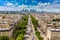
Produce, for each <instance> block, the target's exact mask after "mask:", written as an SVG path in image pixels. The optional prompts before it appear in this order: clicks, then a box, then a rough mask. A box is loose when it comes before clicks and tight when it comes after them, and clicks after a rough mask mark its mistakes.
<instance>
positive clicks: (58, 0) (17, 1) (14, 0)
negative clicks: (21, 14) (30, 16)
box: [0, 0, 60, 12]
mask: <svg viewBox="0 0 60 40" xmlns="http://www.w3.org/2000/svg"><path fill="white" fill-rule="evenodd" d="M25 8H26V9H37V11H41V10H45V11H47V10H52V9H54V10H55V9H56V10H57V11H59V10H60V0H0V10H1V11H3V10H6V11H10V10H12V11H16V10H22V9H25ZM54 10H53V11H54ZM59 12H60V11H59Z"/></svg>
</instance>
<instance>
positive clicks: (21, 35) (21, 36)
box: [16, 34, 24, 40]
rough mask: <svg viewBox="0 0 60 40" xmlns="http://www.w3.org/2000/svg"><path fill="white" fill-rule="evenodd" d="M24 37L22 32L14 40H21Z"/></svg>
mask: <svg viewBox="0 0 60 40" xmlns="http://www.w3.org/2000/svg"><path fill="white" fill-rule="evenodd" d="M23 39H24V35H23V34H20V35H19V36H18V37H17V39H16V40H23Z"/></svg>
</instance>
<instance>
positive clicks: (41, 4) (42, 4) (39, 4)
mask: <svg viewBox="0 0 60 40" xmlns="http://www.w3.org/2000/svg"><path fill="white" fill-rule="evenodd" d="M45 5H50V2H48V3H41V2H39V3H38V6H45Z"/></svg>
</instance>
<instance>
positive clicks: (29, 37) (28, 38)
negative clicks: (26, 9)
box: [24, 15, 37, 40]
mask: <svg viewBox="0 0 60 40" xmlns="http://www.w3.org/2000/svg"><path fill="white" fill-rule="evenodd" d="M24 40H37V37H36V35H35V30H34V27H33V25H32V22H31V18H30V15H29V19H28V25H27V29H26V34H25V38H24Z"/></svg>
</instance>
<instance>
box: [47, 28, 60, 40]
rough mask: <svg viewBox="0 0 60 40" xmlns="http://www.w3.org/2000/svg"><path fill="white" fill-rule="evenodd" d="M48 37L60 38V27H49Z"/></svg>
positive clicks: (56, 39)
mask: <svg viewBox="0 0 60 40" xmlns="http://www.w3.org/2000/svg"><path fill="white" fill-rule="evenodd" d="M47 39H48V40H60V29H55V28H48V29H47Z"/></svg>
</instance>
